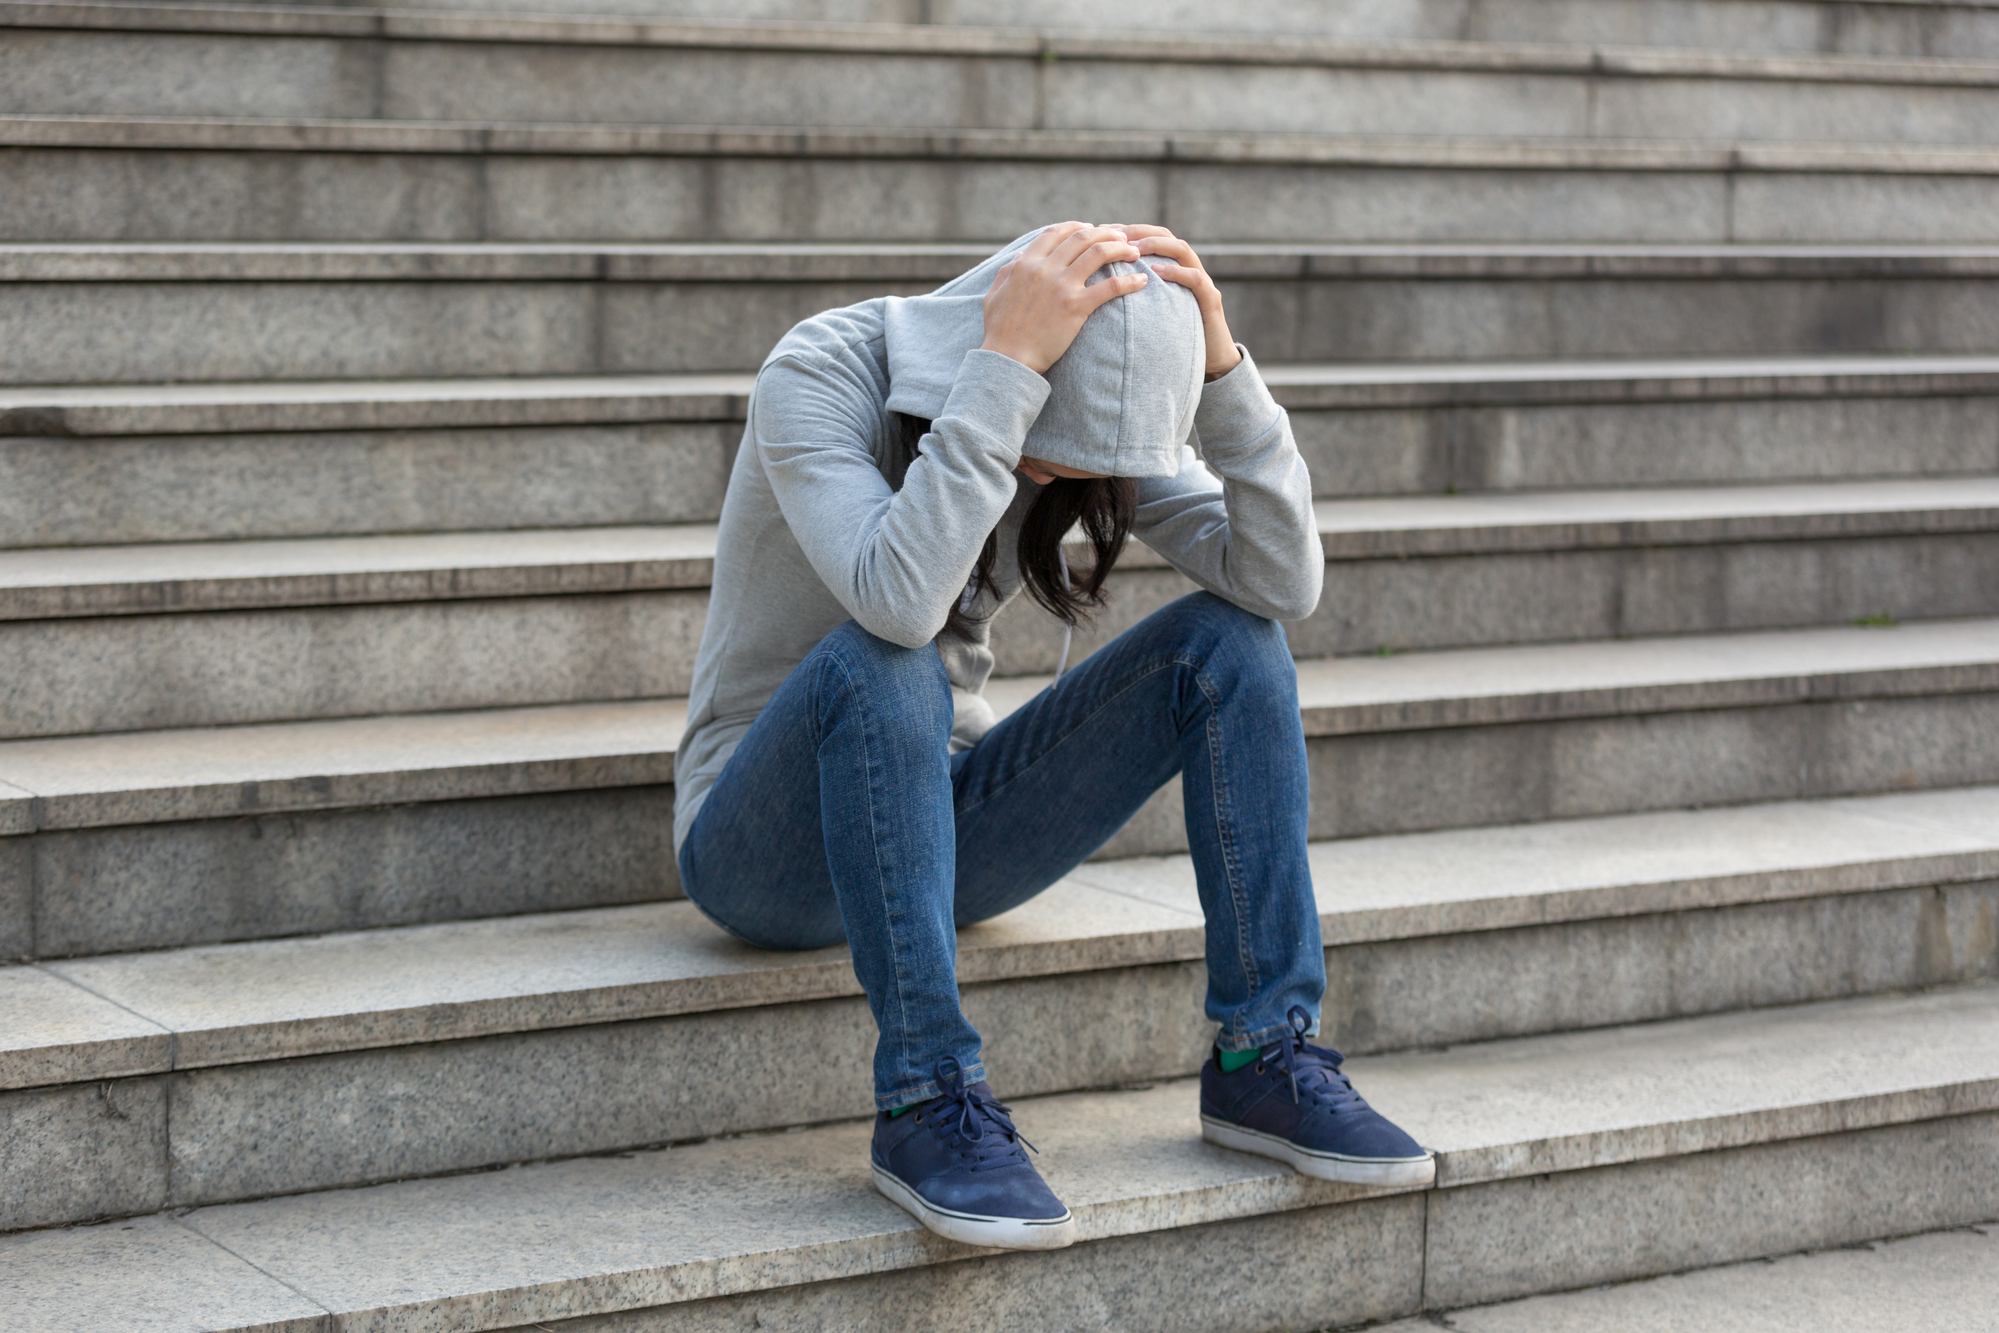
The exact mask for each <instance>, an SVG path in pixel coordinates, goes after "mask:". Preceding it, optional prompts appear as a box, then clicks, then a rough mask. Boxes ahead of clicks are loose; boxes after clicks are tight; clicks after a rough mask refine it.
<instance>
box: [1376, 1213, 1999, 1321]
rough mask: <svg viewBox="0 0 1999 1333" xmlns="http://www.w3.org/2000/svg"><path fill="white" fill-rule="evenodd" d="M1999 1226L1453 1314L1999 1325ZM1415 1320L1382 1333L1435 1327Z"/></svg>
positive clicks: (1461, 1317)
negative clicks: (1998, 1312) (1996, 1312)
mask: <svg viewBox="0 0 1999 1333" xmlns="http://www.w3.org/2000/svg"><path fill="white" fill-rule="evenodd" d="M1995 1311H1999V1230H1995V1229H1994V1228H1993V1227H1991V1226H1983V1227H1964V1228H1960V1229H1958V1230H1954V1231H1933V1232H1928V1233H1925V1234H1923V1235H1918V1236H1907V1237H1904V1238H1902V1239H1899V1240H1883V1241H1875V1242H1873V1243H1872V1244H1854V1245H1845V1246H1842V1247H1840V1248H1838V1249H1830V1250H1821V1251H1818V1252H1816V1253H1811V1254H1794V1255H1787V1256H1785V1257H1783V1258H1779V1259H1770V1260H1763V1261H1760V1262H1755V1263H1746V1264H1730V1265H1728V1266H1726V1267H1721V1268H1708V1269H1701V1270H1698V1271H1695V1272H1691V1273H1679V1274H1675V1275H1673V1276H1671V1277H1660V1278H1652V1279H1650V1280H1647V1281H1643V1282H1629V1283H1623V1284H1620V1285H1617V1286H1610V1287H1601V1288H1597V1289H1595V1290H1589V1291H1575V1292H1564V1293H1561V1294H1558V1295H1550V1296H1532V1297H1528V1298H1526V1299H1524V1300H1519V1301H1512V1302H1508V1303H1506V1304H1503V1305H1488V1306H1473V1307H1471V1308H1468V1309H1461V1310H1453V1311H1451V1312H1450V1325H1451V1327H1453V1328H1456V1329H1461V1330H1463V1333H1528V1331H1529V1330H1531V1331H1532V1333H1580V1331H1581V1330H1596V1329H1603V1328H1617V1329H1621V1330H1627V1331H1628V1333H1691V1330H1695V1329H1706V1330H1713V1333H1790V1331H1791V1330H1794V1329H1798V1328H1801V1327H1809V1328H1813V1329H1819V1330H1824V1333H1930V1330H1932V1329H1939V1328H1959V1329H1965V1330H1967V1331H1968V1333H1969V1331H1972V1330H1976V1333H1991V1330H1992V1329H1995V1328H1999V1314H1995V1313H1994V1312H1995ZM1435 1327H1436V1325H1435V1324H1434V1323H1432V1322H1429V1321H1419V1320H1410V1321H1408V1322H1407V1323H1395V1324H1390V1325H1388V1326H1387V1327H1386V1328H1385V1329H1384V1330H1383V1333H1429V1330H1430V1329H1432V1328H1435Z"/></svg>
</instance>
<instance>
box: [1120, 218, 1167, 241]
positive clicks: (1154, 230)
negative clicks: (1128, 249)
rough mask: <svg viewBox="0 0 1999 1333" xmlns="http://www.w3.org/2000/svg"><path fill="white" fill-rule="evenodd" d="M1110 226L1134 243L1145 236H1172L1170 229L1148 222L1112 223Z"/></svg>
mask: <svg viewBox="0 0 1999 1333" xmlns="http://www.w3.org/2000/svg"><path fill="white" fill-rule="evenodd" d="M1110 225H1111V226H1113V227H1116V228H1117V229H1118V230H1120V231H1122V232H1123V233H1124V234H1125V235H1126V236H1128V237H1130V238H1131V239H1132V240H1134V241H1136V240H1139V239H1140V238H1142V237H1147V236H1171V235H1172V234H1173V233H1172V231H1171V230H1170V229H1168V228H1166V227H1161V226H1157V225H1155V224H1153V223H1150V222H1113V223H1111V224H1110Z"/></svg>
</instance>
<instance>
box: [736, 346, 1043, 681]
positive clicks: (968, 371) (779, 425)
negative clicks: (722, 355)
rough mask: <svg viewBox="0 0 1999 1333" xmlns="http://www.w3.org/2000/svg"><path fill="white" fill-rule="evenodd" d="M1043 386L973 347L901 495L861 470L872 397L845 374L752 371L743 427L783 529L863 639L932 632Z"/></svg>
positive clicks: (915, 637) (986, 526)
mask: <svg viewBox="0 0 1999 1333" xmlns="http://www.w3.org/2000/svg"><path fill="white" fill-rule="evenodd" d="M1047 398H1048V382H1047V381H1046V380H1044V379H1042V378H1041V376H1039V375H1037V374H1035V373H1034V372H1033V371H1032V370H1029V369H1028V368H1027V367H1026V366H1023V365H1021V364H1020V363H1019V362H1018V361H1015V360H1013V359H1012V358H1010V357H1006V356H1002V355H1000V354H999V353H998V352H988V351H984V350H981V349H977V348H974V349H973V350H972V351H970V352H967V353H966V354H965V358H964V360H963V361H962V362H961V363H960V364H959V367H958V375H957V378H956V380H955V381H954V382H953V384H952V387H951V393H950V396H949V397H948V398H947V399H946V401H945V404H944V408H943V411H942V412H940V413H939V414H938V416H937V418H936V419H935V420H934V421H933V422H932V423H931V434H930V435H928V436H926V437H925V438H924V441H923V448H922V453H921V454H920V456H919V457H918V458H917V459H916V460H915V461H914V462H912V463H911V464H910V466H909V469H908V471H907V473H906V474H905V475H904V477H903V483H902V489H901V490H899V491H891V490H890V489H889V484H888V481H887V479H886V478H884V477H883V476H882V474H881V470H880V468H879V466H878V465H877V464H876V462H875V457H874V450H873V444H874V441H875V439H876V438H877V435H878V432H879V431H880V429H881V420H880V418H881V412H882V408H881V405H880V399H879V396H878V394H877V392H876V391H875V389H874V388H873V387H872V386H871V385H869V384H867V383H865V382H864V380H863V379H862V377H860V376H859V375H858V374H856V373H855V372H854V370H853V369H852V368H851V367H847V366H844V365H842V364H841V363H840V362H839V361H838V360H836V359H833V358H824V357H783V358H780V359H778V360H776V361H773V362H772V363H770V364H769V365H767V366H766V367H765V368H764V371H763V373H762V375H760V376H759V377H758V380H757V388H756V393H755V396H754V399H753V403H752V407H751V430H752V435H753V438H754V440H755V448H756V450H757V452H758V461H759V462H760V463H761V464H762V466H763V469H764V474H765V476H766V477H767V478H768V479H769V482H770V487H771V491H772V493H773V494H774V495H775V497H776V499H777V504H778V508H779V510H780V511H781V512H782V513H783V515H784V520H785V523H786V524H787V525H788V526H789V527H790V528H791V533H792V536H793V537H794V538H796V539H797V541H798V545H799V547H800V549H802V550H803V551H804V552H805V557H806V559H807V560H809V561H810V562H811V563H812V568H813V569H814V571H816V572H817V573H818V575H819V577H820V579H821V580H823V581H824V582H825V584H826V586H827V587H828V588H829V589H831V590H832V592H833V595H834V596H835V597H837V598H838V599H839V601H840V604H841V605H842V606H843V607H845V608H846V609H847V612H848V613H849V614H850V615H852V616H853V617H854V619H855V620H857V621H859V622H860V624H861V626H862V627H863V628H864V629H866V630H867V631H868V632H869V633H870V634H874V635H876V636H878V637H880V638H884V639H887V640H889V641H890V642H891V643H898V644H901V645H902V646H903V647H905V648H916V647H920V646H922V645H923V644H926V643H928V642H930V641H931V640H932V639H934V638H936V637H937V634H938V632H939V631H940V630H942V629H943V628H944V619H945V617H946V616H947V615H948V614H949V613H950V610H951V607H952V606H953V605H954V604H955V603H956V602H957V600H958V598H959V597H960V596H961V595H962V594H963V593H964V590H965V584H966V582H967V581H968V580H969V579H970V578H971V576H972V566H973V565H974V564H975V563H977V561H978V557H979V551H980V549H981V548H982V547H983V546H984V545H985V541H986V536H987V534H988V533H990V532H991V531H992V530H993V528H994V527H995V526H997V525H998V523H999V521H1000V518H1001V516H1002V515H1004V514H1005V513H1006V509H1007V506H1008V505H1009V504H1010V503H1012V500H1013V495H1014V489H1015V480H1014V467H1015V465H1017V464H1018V463H1019V462H1020V449H1021V442H1022V441H1023V440H1024V439H1026V437H1027V428H1028V427H1029V426H1030V425H1032V424H1033V423H1034V419H1035V417H1036V416H1038V415H1039V414H1040V412H1041V405H1042V404H1043V403H1044V402H1045V401H1047Z"/></svg>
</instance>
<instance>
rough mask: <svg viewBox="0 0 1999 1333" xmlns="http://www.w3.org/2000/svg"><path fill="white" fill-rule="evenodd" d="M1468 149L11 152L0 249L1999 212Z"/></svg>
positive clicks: (1937, 220)
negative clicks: (1012, 154)
mask: <svg viewBox="0 0 1999 1333" xmlns="http://www.w3.org/2000/svg"><path fill="white" fill-rule="evenodd" d="M1040 133H1041V134H1042V135H1043V136H1046V135H1047V134H1048V133H1049V132H1047V131H1042V132H1040ZM105 137H109V136H108V135H107V136H105ZM218 137H220V136H218ZM225 143H226V140H225ZM1183 146H1184V147H1185V149H1187V150H1191V151H1195V152H1198V151H1199V150H1200V146H1199V145H1187V144H1185V141H1184V140H1181V141H1177V142H1175V144H1174V145H1173V147H1174V149H1176V150H1180V149H1183ZM1482 146H1483V145H1480V144H1478V143H1472V144H1467V145H1464V146H1463V147H1462V148H1461V149H1460V150H1459V152H1458V153H1457V154H1455V155H1454V156H1455V158H1456V159H1457V163H1456V165H1448V166H1440V165H1432V164H1429V163H1409V164H1397V163H1389V164H1385V165H1366V164H1352V163H1339V162H1331V163H1317V164H1311V163H1307V164H1286V165H1282V166H1277V165H1260V164H1255V163H1241V162H1226V161H1223V162H1186V161H1176V160H1174V157H1173V156H1171V155H1166V154H1163V153H1161V152H1160V149H1159V146H1158V145H1157V144H1155V143H1153V142H1151V141H1147V140H1141V139H1138V138H1137V137H1136V136H1134V142H1133V146H1132V149H1131V152H1130V155H1129V157H1127V158H1124V159H1108V160H1105V159H1101V158H1100V159H1099V160H1093V161H1090V162H1088V163H1087V164H1085V165H1078V164H1074V163H1070V162H1065V161H1060V160H1048V159H1050V158H1055V157H1058V156H1059V151H1060V147H1061V145H1059V144H1055V145H1046V146H1044V147H1043V151H1042V153H1041V154H1040V155H1039V157H1038V158H1037V159H1036V160H1029V161H1007V160H992V159H990V158H988V159H981V158H979V157H977V156H974V155H973V154H972V153H964V154H959V153H951V152H950V151H949V150H948V149H946V150H945V153H946V155H945V156H943V157H941V159H940V158H938V157H916V158H905V157H899V156H890V157H886V158H878V157H859V158H856V157H850V156H846V155H840V154H822V155H813V154H812V153H811V150H810V149H807V148H804V147H803V146H801V152H800V155H799V156H787V157H780V158H776V159H774V160H773V159H770V158H764V157H751V156H731V155H727V154H725V153H717V152H704V153H702V154H701V155H699V156H692V155H690V156H667V155H660V156H629V157H618V156H596V155H591V156H575V157H565V156H563V155H560V154H557V153H551V154H548V155H543V156H528V155H523V154H520V153H518V152H490V153H482V152H476V151H470V150H467V151H461V152H458V153H413V152H381V151H366V150H356V151H349V152H313V153H286V152H282V151H257V150H255V149H253V148H250V147H247V146H245V147H240V148H239V147H228V146H218V147H216V148H213V149H210V150H207V151H200V150H194V149H186V148H183V149H169V150H164V151H146V150H142V149H134V148H118V147H101V148H100V147H63V148H52V147H45V148H16V149H12V150H10V151H9V153H8V154H7V156H6V157H5V158H4V159H0V239H7V240H23V241H38V240H40V241H45V240H49V239H52V238H59V239H63V240H77V241H88V240H106V241H115V240H132V239H138V238H146V239H153V240H239V241H270V240H329V241H343V240H362V241H366V240H411V241H435V240H449V241H479V240H500V241H506V240H519V241H567V240H588V241H616V240H632V241H658V240H703V241H786V240H820V241H895V240H908V241H934V240H963V241H985V240H992V239H995V238H998V237H1004V236H1010V235H1019V234H1021V233H1022V232H1025V231H1027V230H1029V229H1030V228H1032V227H1034V226H1037V225H1040V224H1041V223H1043V222H1045V221H1046V220H1047V219H1048V218H1050V217H1056V216H1068V215H1071V214H1074V215H1079V216H1083V217H1146V218H1151V219H1153V220H1155V221H1157V222H1159V223H1161V224H1163V225H1166V226H1170V227H1172V228H1173V229H1174V230H1175V231H1177V232H1179V233H1180V234H1182V235H1187V236H1198V237H1227V238H1228V239H1230V240H1234V241H1263V242H1326V241H1342V242H1347V241H1352V242H1388V243H1394V242H1403V243H1407V242H1412V241H1415V242H1452V241H1484V240H1505V241H1523V242H1560V241H1572V240H1578V239H1581V240H1590V241H1599V242H1608V243H1636V242H1648V241H1649V242H1682V243H1684V242H1693V241H1704V242H1710V243H1717V244H1720V243H1728V242H1735V243H1738V244H1740V243H1755V242H1782V243H1792V244H1797V243H1815V244H1833V243H1841V242H1845V243H1858V242H1872V243H1884V242H1902V243H1906V244H1947V243H1961V244H1962V243H1977V242H1983V241H1989V240H1990V239H1992V231H1991V227H1990V224H1988V223H1987V222H1986V221H1985V218H1986V217H1988V216H1990V214H1991V211H1992V210H1993V208H1994V207H1999V181H1995V180H1994V179H1993V178H1992V177H1991V176H1990V175H1986V174H1973V173H1972V172H1971V171H1970V170H1966V171H1965V172H1964V174H1959V175H1951V176H1938V175H1933V174H1918V173H1914V172H1907V171H1896V172H1892V173H1889V172H1876V171H1869V170H1867V169H1865V168H1864V167H1856V168H1855V169H1854V170H1851V171H1848V172H1844V173H1818V172H1813V173H1805V172H1798V171H1785V170H1782V169H1781V163H1779V164H1767V163H1754V162H1752V163H1746V164H1742V166H1743V167H1745V168H1747V169H1738V170H1733V171H1727V172H1724V171H1722V170H1718V169H1716V168H1717V167H1718V166H1719V164H1718V163H1712V162H1707V161H1694V162H1688V163H1686V164H1685V165H1683V166H1682V169H1680V170H1660V169H1656V168H1655V167H1654V166H1653V164H1651V163H1645V164H1644V167H1645V169H1622V170H1620V169H1619V166H1618V164H1617V163H1616V162H1615V161H1613V162H1612V163H1609V164H1605V163H1602V162H1598V161H1592V160H1590V159H1588V158H1586V157H1584V156H1583V154H1581V153H1576V154H1573V156H1575V157H1576V158H1578V159H1579V160H1578V161H1576V162H1575V163H1573V164H1564V163H1563V162H1562V161H1561V160H1560V154H1559V153H1558V152H1551V153H1550V154H1549V156H1551V157H1554V158H1555V159H1556V160H1555V161H1553V162H1552V163H1550V164H1548V165H1542V166H1534V165H1527V166H1523V165H1520V164H1518V163H1517V162H1515V161H1509V155H1508V154H1507V153H1506V152H1505V151H1497V152H1493V151H1490V150H1488V151H1487V152H1486V153H1485V154H1484V156H1485V157H1486V158H1487V161H1486V162H1485V163H1481V162H1480V161H1479V160H1478V159H1479V157H1480V156H1481V153H1480V148H1481V147H1482ZM905 151H906V150H905ZM974 151H976V150H974ZM1087 151H1088V152H1090V154H1091V155H1092V156H1093V157H1095V156H1097V155H1098V154H1101V153H1102V152H1103V151H1104V150H1103V149H1102V148H1101V147H1098V146H1096V145H1088V146H1087ZM1266 151H1267V150H1266ZM1301 155H1302V154H1301ZM1619 156H1620V157H1623V158H1626V159H1629V158H1630V157H1632V156H1635V154H1632V153H1630V152H1629V151H1628V149H1627V150H1625V151H1622V152H1620V154H1619ZM883 198H893V199H894V200H895V201H896V207H895V208H894V209H892V210H884V209H882V207H881V203H880V201H881V200H882V199H883Z"/></svg>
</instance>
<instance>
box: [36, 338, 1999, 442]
mask: <svg viewBox="0 0 1999 1333" xmlns="http://www.w3.org/2000/svg"><path fill="white" fill-rule="evenodd" d="M1258 369H1259V370H1261V371H1262V373H1263V378H1264V381H1265V383H1267V384H1268V385H1269V386H1270V389H1271V392H1272V393H1273V394H1275V395H1276V397H1277V400H1278V401H1279V402H1281V403H1283V404H1284V405H1285V406H1287V407H1291V408H1294V409H1295V408H1323V407H1373V406H1386V405H1404V404H1410V403H1422V402H1431V401H1435V402H1462V401H1478V402H1577V401H1582V402H1595V401H1604V402H1619V403H1628V402H1639V401H1657V400H1665V399H1705V398H1723V397H1727V398H1733V397H1758V396H1775V395H1781V396H1787V397H1790V396H1817V395H1821V394H1855V393H1883V394H1895V393H1910V394H1915V393H1938V392H1950V391H1957V392H1965V391H1981V390H1988V391H1989V390H1991V389H1993V388H1995V387H1999V357H1993V356H1820V357H1811V356H1787V357H1732V358H1709V359H1701V360H1626V361H1582V360H1544V361H1478V362H1414V363H1403V364H1396V363H1379V364H1373V363H1369V364H1358V365H1355V364H1345V365H1314V364H1297V363H1285V362H1276V363H1259V365H1258ZM755 382H756V377H755V376H754V375H751V374H740V375H597V376H560V375H557V376H521V377H516V378H470V379H433V380H321V381H280V380H265V381H251V382H245V383H236V384H219V383H209V384H201V383H196V384H113V385H46V386H35V385H23V386H8V385H0V435H29V434H53V435H63V436H97V435H109V436H115V435H149V434H161V435H171V434H192V433H220V432H232V431H292V430H297V431H304V430H360V429H390V428H414V427H426V426H441V427H442V426H501V425H567V424H574V423H581V422H623V421H663V420H723V421H741V420H742V419H743V414H744V409H745V406H746V404H747V402H748V398H749V393H750V389H751V387H752V386H753V385H754V384H755Z"/></svg>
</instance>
